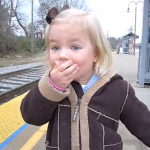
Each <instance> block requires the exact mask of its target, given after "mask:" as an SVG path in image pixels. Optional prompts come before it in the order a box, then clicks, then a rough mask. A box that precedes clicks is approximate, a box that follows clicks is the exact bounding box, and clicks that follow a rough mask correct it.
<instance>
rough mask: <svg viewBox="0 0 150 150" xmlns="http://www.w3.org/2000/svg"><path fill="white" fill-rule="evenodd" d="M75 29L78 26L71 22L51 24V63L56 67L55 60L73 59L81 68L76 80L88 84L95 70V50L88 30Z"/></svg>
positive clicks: (62, 61) (61, 62)
mask: <svg viewBox="0 0 150 150" xmlns="http://www.w3.org/2000/svg"><path fill="white" fill-rule="evenodd" d="M73 31H76V26H75V25H73V24H70V23H60V24H57V25H52V26H51V28H50V31H49V43H50V44H49V46H50V47H49V48H50V49H49V51H50V55H49V58H50V64H51V65H52V67H54V66H55V61H58V62H59V64H63V63H65V62H66V61H68V60H70V59H71V60H72V62H73V63H74V64H77V65H78V66H79V68H80V69H79V71H78V73H77V75H76V77H75V79H74V80H75V81H78V82H79V83H80V84H87V82H88V81H89V79H90V78H91V76H92V75H93V72H94V70H93V64H94V62H96V54H95V50H94V49H93V46H92V44H91V42H90V39H89V37H88V34H87V33H86V32H84V31H79V32H73Z"/></svg>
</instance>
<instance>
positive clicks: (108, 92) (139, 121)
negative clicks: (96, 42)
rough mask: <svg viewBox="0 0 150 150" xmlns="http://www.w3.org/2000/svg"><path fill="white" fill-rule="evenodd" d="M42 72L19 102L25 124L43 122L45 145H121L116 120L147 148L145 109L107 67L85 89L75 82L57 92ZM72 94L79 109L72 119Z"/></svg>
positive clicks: (52, 148)
mask: <svg viewBox="0 0 150 150" xmlns="http://www.w3.org/2000/svg"><path fill="white" fill-rule="evenodd" d="M47 77H48V72H47V73H45V74H44V75H43V77H42V78H41V80H40V81H39V83H38V85H37V86H35V87H34V88H33V89H32V90H31V91H30V92H29V93H28V94H27V96H26V97H25V98H24V99H23V101H22V104H21V113H22V116H23V119H24V120H25V121H26V122H27V123H29V124H33V125H37V126H40V125H43V124H45V123H47V122H49V126H48V130H47V137H46V141H47V142H46V150H122V147H123V142H122V139H121V137H120V135H119V134H118V133H117V129H118V125H119V120H121V121H122V122H123V123H124V124H125V126H126V127H127V129H128V130H129V131H130V132H131V133H132V134H133V135H135V136H136V137H137V138H138V139H139V140H141V141H142V142H143V143H145V144H146V145H147V146H149V147H150V112H149V111H148V109H147V107H146V105H144V104H143V103H142V102H140V101H139V100H138V99H137V97H136V96H135V92H134V90H133V88H132V87H131V85H130V84H128V83H127V82H126V81H124V80H123V78H122V77H121V76H120V75H118V74H116V73H115V72H114V71H112V70H110V71H108V72H107V73H106V75H105V76H104V77H103V78H101V79H100V80H99V81H98V82H96V83H95V84H94V85H93V86H92V87H91V88H90V90H89V91H87V93H85V94H83V91H82V88H81V86H80V84H79V83H77V82H72V84H71V85H70V86H69V88H68V89H67V90H66V92H65V93H59V92H58V91H55V90H54V89H53V88H52V87H51V86H50V85H49V84H48V80H47ZM82 95H83V96H82ZM78 99H81V102H80V109H79V112H77V117H76V120H74V121H73V118H74V117H75V116H76V115H75V106H76V104H77V102H79V101H78Z"/></svg>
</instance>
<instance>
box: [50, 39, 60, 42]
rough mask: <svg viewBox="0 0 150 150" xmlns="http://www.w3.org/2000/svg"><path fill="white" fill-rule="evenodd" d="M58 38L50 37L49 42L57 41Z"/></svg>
mask: <svg viewBox="0 0 150 150" xmlns="http://www.w3.org/2000/svg"><path fill="white" fill-rule="evenodd" d="M57 41H58V40H57V39H50V40H49V42H50V43H51V42H57Z"/></svg>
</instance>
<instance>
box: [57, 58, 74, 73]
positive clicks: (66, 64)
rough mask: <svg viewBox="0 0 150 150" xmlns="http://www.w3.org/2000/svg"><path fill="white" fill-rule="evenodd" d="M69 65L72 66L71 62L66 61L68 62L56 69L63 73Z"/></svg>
mask: <svg viewBox="0 0 150 150" xmlns="http://www.w3.org/2000/svg"><path fill="white" fill-rule="evenodd" d="M71 65H73V62H72V60H68V61H67V62H65V63H64V64H61V65H60V66H59V67H58V70H59V71H60V72H63V71H65V70H66V69H67V68H68V67H70V66H71Z"/></svg>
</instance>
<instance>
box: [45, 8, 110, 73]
mask: <svg viewBox="0 0 150 150" xmlns="http://www.w3.org/2000/svg"><path fill="white" fill-rule="evenodd" d="M62 22H69V23H72V24H74V25H75V26H77V27H78V29H79V30H85V31H86V32H87V33H88V36H89V38H90V41H91V43H92V45H93V48H94V49H95V50H96V54H97V55H98V61H97V62H96V64H95V66H94V69H95V72H96V73H98V74H100V75H103V74H105V73H106V72H107V70H109V69H110V67H111V65H112V54H111V48H110V45H109V43H108V41H107V39H106V38H105V36H104V34H103V31H102V28H101V25H100V23H99V21H98V20H97V18H95V17H94V16H93V15H92V14H90V13H87V12H84V11H81V10H76V9H67V10H64V11H62V12H60V13H59V14H58V15H57V16H56V17H55V19H54V20H53V21H52V23H51V25H47V27H46V30H45V42H46V47H47V50H46V62H47V65H48V66H49V67H50V64H49V60H48V59H49V30H50V27H51V26H52V25H54V24H58V23H62Z"/></svg>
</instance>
